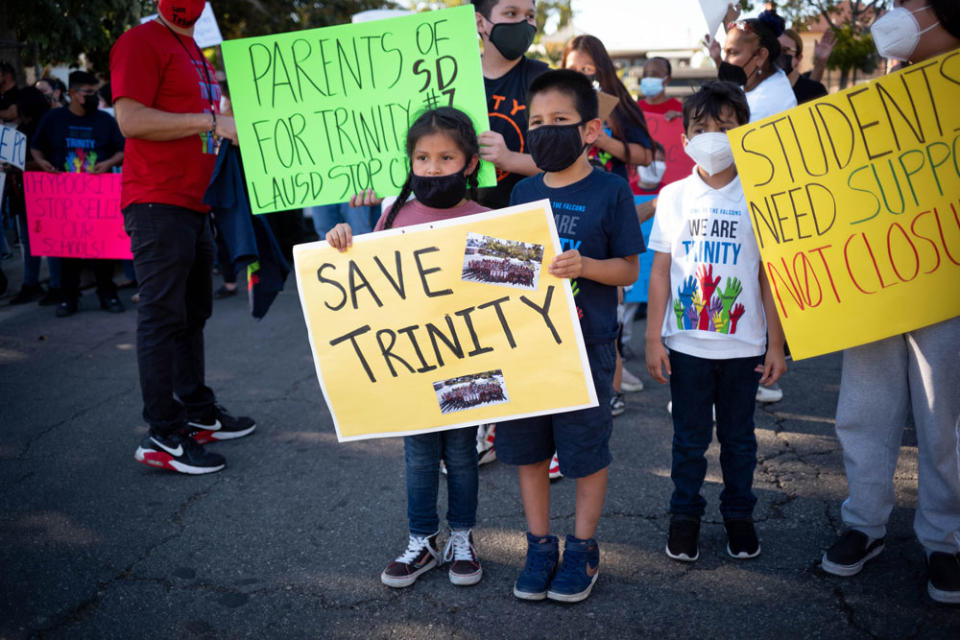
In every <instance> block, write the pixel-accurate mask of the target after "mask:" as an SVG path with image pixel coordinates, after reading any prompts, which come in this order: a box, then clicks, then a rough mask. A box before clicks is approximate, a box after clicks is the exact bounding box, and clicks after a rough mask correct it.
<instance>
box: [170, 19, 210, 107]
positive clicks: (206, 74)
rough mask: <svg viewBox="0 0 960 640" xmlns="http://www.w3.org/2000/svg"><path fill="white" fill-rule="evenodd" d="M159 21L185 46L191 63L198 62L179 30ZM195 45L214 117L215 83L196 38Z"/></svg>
mask: <svg viewBox="0 0 960 640" xmlns="http://www.w3.org/2000/svg"><path fill="white" fill-rule="evenodd" d="M158 22H160V24H162V25H163V26H165V27H166V28H167V31H169V32H170V35H172V36H173V39H174V40H176V41H177V42H179V43H180V46H181V47H183V51H184V53H186V54H187V57H188V58H190V62H191V63H193V62H196V60H194V59H193V54H191V53H190V50H189V49H187V45H185V44H183V40H181V39H180V36H178V35H177V32H176V31H174V30H173V29H172V28H171V27H170V25H168V24H167V23H166V22H164V21H163V20H158ZM193 46H194V47H196V48H197V53H198V54H199V55H200V68H201V69H203V78H204V80H206V82H207V100H209V101H210V113H212V114H214V117H216V113H217V112H216V109H215V108H214V107H215V103H214V100H213V83H212V82H211V81H210V73H209V72H208V71H207V60H206V58H204V57H203V51H201V50H200V47H199V45H197V41H196V40H194V41H193Z"/></svg>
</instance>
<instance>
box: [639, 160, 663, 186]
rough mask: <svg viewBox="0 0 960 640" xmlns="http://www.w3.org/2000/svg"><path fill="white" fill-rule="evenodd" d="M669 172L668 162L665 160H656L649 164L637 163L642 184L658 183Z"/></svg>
mask: <svg viewBox="0 0 960 640" xmlns="http://www.w3.org/2000/svg"><path fill="white" fill-rule="evenodd" d="M666 172H667V163H666V162H664V161H663V160H654V161H653V162H651V163H650V164H648V165H647V166H645V167H644V166H642V165H637V179H638V180H639V181H640V184H649V185H657V184H660V181H661V180H663V174H664V173H666Z"/></svg>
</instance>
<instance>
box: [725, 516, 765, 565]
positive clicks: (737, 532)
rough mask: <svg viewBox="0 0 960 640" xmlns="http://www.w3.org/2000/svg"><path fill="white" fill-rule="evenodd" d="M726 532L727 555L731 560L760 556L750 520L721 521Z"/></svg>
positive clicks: (733, 519) (758, 544) (755, 533)
mask: <svg viewBox="0 0 960 640" xmlns="http://www.w3.org/2000/svg"><path fill="white" fill-rule="evenodd" d="M723 526H724V527H725V528H726V530H727V553H728V554H729V555H730V557H731V558H736V559H737V560H747V559H749V558H756V557H757V556H758V555H760V541H759V540H758V539H757V532H756V530H754V528H753V520H751V519H750V518H731V519H729V520H724V521H723Z"/></svg>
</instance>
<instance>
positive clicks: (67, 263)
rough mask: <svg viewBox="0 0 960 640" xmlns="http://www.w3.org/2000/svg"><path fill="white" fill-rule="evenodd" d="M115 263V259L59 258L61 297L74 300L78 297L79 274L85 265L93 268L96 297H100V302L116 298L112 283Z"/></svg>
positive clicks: (115, 290)
mask: <svg viewBox="0 0 960 640" xmlns="http://www.w3.org/2000/svg"><path fill="white" fill-rule="evenodd" d="M116 264H117V261H116V260H91V259H79V258H63V259H61V260H60V286H61V287H62V288H63V299H64V300H67V301H71V302H76V301H77V299H78V298H79V297H80V274H81V273H82V272H83V268H84V267H86V266H89V267H90V268H91V269H93V276H94V278H96V280H97V297H99V298H100V302H101V303H102V302H106V301H107V300H110V299H111V298H116V297H117V285H115V284H114V283H113V270H114V268H115V267H116Z"/></svg>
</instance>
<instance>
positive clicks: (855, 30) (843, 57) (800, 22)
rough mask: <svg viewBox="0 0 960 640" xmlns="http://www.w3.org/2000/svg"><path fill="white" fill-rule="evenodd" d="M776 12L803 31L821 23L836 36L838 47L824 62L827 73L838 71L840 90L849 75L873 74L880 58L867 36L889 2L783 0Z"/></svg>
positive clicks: (864, 0) (845, 84) (871, 40)
mask: <svg viewBox="0 0 960 640" xmlns="http://www.w3.org/2000/svg"><path fill="white" fill-rule="evenodd" d="M775 4H776V7H777V11H778V12H779V13H780V15H782V16H783V17H784V18H786V19H787V20H788V21H792V22H793V24H794V28H795V29H797V30H798V31H803V30H804V29H805V28H807V26H808V25H809V24H811V23H812V22H815V21H816V20H818V19H822V20H823V21H824V22H825V23H826V24H827V26H828V27H829V28H830V29H832V30H833V32H834V33H835V34H836V36H837V45H836V46H835V47H834V49H833V53H832V54H830V59H829V60H828V61H827V67H828V68H829V69H838V70H839V71H840V88H841V89H844V88H846V86H847V84H848V83H849V81H850V77H851V74H852V75H853V78H854V79H856V73H857V71H862V72H863V73H873V71H874V70H876V68H877V64H878V62H879V58H878V57H877V52H876V48H875V47H874V45H873V37H872V36H871V35H870V25H872V24H873V22H874V20H876V19H877V17H879V15H880V14H881V13H882V12H883V11H884V10H885V9H886V8H887V7H888V6H889V5H890V1H889V0H784V1H781V2H777V3H775Z"/></svg>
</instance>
